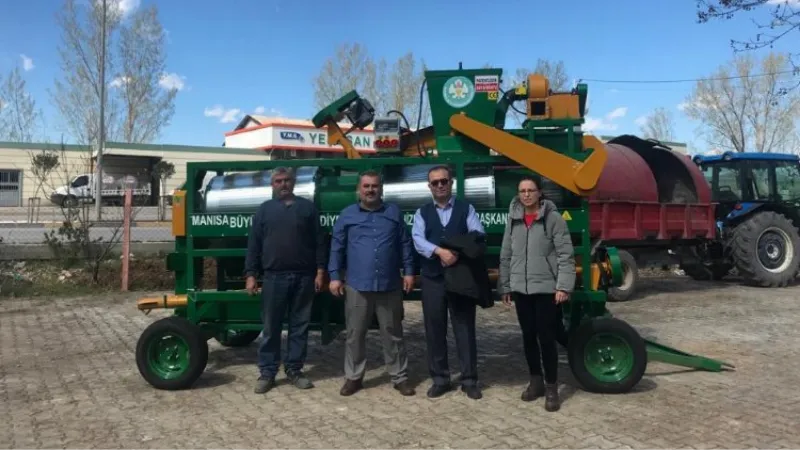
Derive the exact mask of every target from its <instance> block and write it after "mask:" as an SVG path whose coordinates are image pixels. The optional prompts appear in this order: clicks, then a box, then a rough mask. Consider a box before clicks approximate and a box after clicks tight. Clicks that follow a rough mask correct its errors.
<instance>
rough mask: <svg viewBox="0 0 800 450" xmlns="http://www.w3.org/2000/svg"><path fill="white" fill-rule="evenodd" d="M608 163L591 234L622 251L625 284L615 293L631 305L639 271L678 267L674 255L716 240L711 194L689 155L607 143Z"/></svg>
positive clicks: (631, 142)
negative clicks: (668, 265) (654, 267)
mask: <svg viewBox="0 0 800 450" xmlns="http://www.w3.org/2000/svg"><path fill="white" fill-rule="evenodd" d="M606 150H607V151H608V162H607V163H606V167H605V169H604V171H603V174H602V175H601V177H600V180H599V182H598V185H597V188H596V190H595V192H594V194H593V195H592V196H591V197H590V199H589V204H590V229H589V230H590V234H591V236H592V238H593V241H595V242H596V241H602V242H603V243H604V244H607V245H611V246H614V247H617V248H619V249H620V256H621V257H622V259H623V264H624V265H625V266H626V271H625V282H624V284H623V285H622V286H620V287H619V288H615V289H614V290H613V291H612V292H610V293H609V294H610V297H611V299H612V300H616V301H623V300H627V299H629V298H630V297H631V296H632V295H633V294H634V293H635V290H636V284H637V280H638V268H639V267H641V266H645V265H657V266H663V265H665V264H668V263H673V262H676V261H674V260H673V258H672V257H671V254H670V250H672V251H676V250H678V248H680V247H684V246H693V245H695V244H697V243H698V242H699V241H702V240H707V239H714V237H715V236H716V220H715V218H714V204H713V203H712V202H711V189H710V186H709V185H708V183H707V182H706V180H705V179H704V178H703V174H702V173H701V172H700V170H699V169H698V167H697V165H695V164H694V163H693V162H692V161H691V159H690V157H689V156H688V155H682V154H680V153H676V152H674V151H672V150H671V149H670V148H669V147H666V146H664V145H662V144H660V143H658V142H656V141H652V140H644V139H641V138H638V137H636V136H631V135H623V136H619V137H617V138H614V139H613V140H611V141H608V142H607V143H606Z"/></svg>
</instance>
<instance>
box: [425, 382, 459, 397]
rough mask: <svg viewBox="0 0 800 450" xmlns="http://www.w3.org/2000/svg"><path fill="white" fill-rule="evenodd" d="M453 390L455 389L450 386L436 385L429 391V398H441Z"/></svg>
mask: <svg viewBox="0 0 800 450" xmlns="http://www.w3.org/2000/svg"><path fill="white" fill-rule="evenodd" d="M452 389H453V387H452V386H451V385H449V384H434V385H433V386H431V387H430V389H428V398H437V397H441V396H443V395H444V394H446V393H448V392H450V391H451V390H452Z"/></svg>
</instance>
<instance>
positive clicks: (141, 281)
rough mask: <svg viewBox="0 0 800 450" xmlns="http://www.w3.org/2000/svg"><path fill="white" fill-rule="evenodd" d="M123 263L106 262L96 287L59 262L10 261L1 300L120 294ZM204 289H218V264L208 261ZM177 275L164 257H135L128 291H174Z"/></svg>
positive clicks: (1, 270) (1, 275)
mask: <svg viewBox="0 0 800 450" xmlns="http://www.w3.org/2000/svg"><path fill="white" fill-rule="evenodd" d="M121 272H122V261H120V260H109V261H105V262H103V264H102V266H101V269H100V272H99V280H98V282H97V283H94V282H92V276H91V273H90V272H89V271H88V270H86V269H85V268H82V267H76V268H70V269H64V268H63V265H62V264H61V262H60V261H7V262H2V263H0V298H3V297H5V298H9V297H41V296H59V297H68V296H76V295H87V294H100V293H110V292H120V290H121V286H122V276H121ZM203 272H204V275H203V287H204V288H207V289H208V288H214V286H215V285H216V264H215V262H214V260H211V259H206V260H205V264H204V267H203ZM174 288H175V275H174V274H173V273H172V272H170V271H168V270H167V268H166V261H165V259H164V257H161V256H146V257H136V258H133V259H131V261H130V271H129V283H128V290H129V291H171V290H173V289H174Z"/></svg>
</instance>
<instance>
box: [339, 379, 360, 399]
mask: <svg viewBox="0 0 800 450" xmlns="http://www.w3.org/2000/svg"><path fill="white" fill-rule="evenodd" d="M363 387H364V385H363V384H361V380H347V381H345V382H344V386H342V389H341V390H340V391H339V394H341V395H343V396H345V397H347V396H350V395H353V394H355V393H356V392H358V391H360V390H361V388H363Z"/></svg>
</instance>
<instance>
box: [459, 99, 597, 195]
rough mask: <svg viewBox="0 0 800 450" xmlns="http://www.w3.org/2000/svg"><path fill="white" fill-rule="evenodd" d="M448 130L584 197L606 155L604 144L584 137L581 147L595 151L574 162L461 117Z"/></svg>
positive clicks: (539, 146) (567, 157) (503, 132)
mask: <svg viewBox="0 0 800 450" xmlns="http://www.w3.org/2000/svg"><path fill="white" fill-rule="evenodd" d="M450 126H451V127H452V128H453V129H454V130H456V131H458V132H459V133H462V134H464V135H465V136H467V137H469V138H471V139H474V140H476V141H478V142H480V143H482V144H484V145H486V146H487V147H489V148H491V149H493V150H494V151H496V152H498V153H501V154H503V155H504V156H506V157H508V158H510V159H513V160H514V161H516V162H518V163H520V164H522V165H523V166H525V167H527V168H528V169H530V170H532V171H534V172H536V173H538V174H540V175H541V176H543V177H545V178H547V179H549V180H550V181H552V182H553V183H556V184H558V185H559V186H562V187H564V188H565V189H567V190H569V191H571V192H574V193H575V194H577V195H581V196H584V197H587V196H589V195H591V193H592V191H593V190H594V188H595V186H597V180H598V179H599V178H600V174H601V173H602V171H603V167H604V166H605V164H606V159H608V155H607V154H606V149H605V147H604V146H603V143H602V142H600V140H599V139H597V138H596V137H594V136H586V135H584V137H583V147H584V148H586V149H588V148H592V149H594V151H593V152H592V154H591V155H589V157H588V158H586V160H585V161H577V160H574V159H572V158H570V157H569V156H566V155H562V154H561V153H558V152H556V151H553V150H550V149H549V148H545V147H542V146H541V145H537V144H534V143H533V142H529V141H526V140H524V139H521V138H518V137H516V136H514V135H512V134H509V133H507V132H505V131H503V130H498V129H497V128H494V127H492V126H489V125H485V124H483V123H481V122H478V121H476V120H474V119H470V118H469V117H467V116H466V115H463V114H454V115H453V116H452V117H450Z"/></svg>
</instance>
